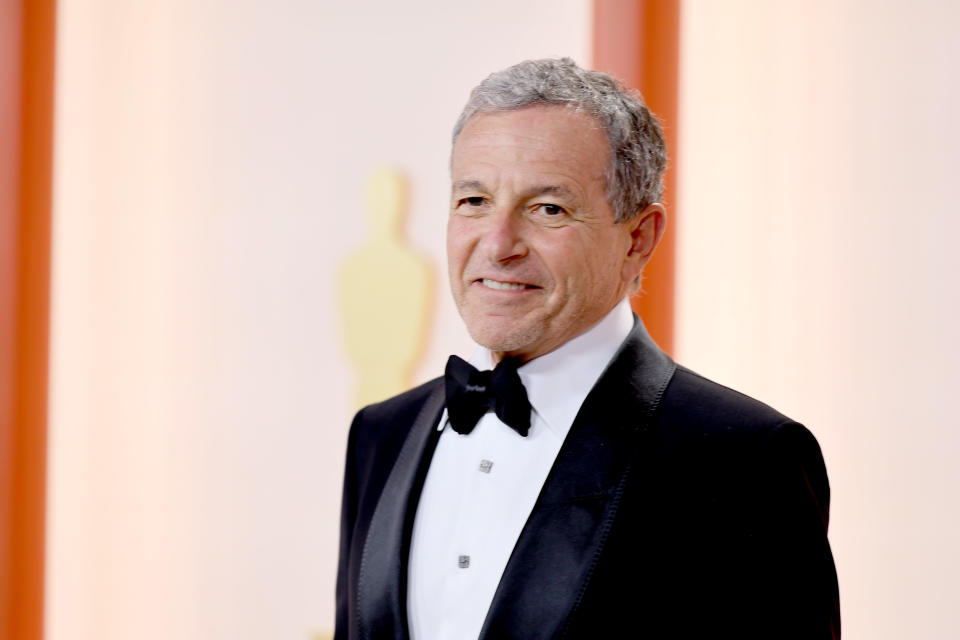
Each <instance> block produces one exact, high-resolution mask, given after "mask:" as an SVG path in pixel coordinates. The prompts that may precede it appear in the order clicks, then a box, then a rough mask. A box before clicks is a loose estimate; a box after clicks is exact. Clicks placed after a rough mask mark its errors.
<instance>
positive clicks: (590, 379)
mask: <svg viewBox="0 0 960 640" xmlns="http://www.w3.org/2000/svg"><path fill="white" fill-rule="evenodd" d="M632 329H633V311H631V310H630V302H629V300H628V299H626V298H625V299H624V300H622V301H621V302H620V303H619V304H618V305H617V306H615V307H614V308H613V309H612V310H611V311H610V312H609V313H608V314H607V315H606V316H604V317H603V319H602V320H600V322H598V323H597V324H595V325H594V326H593V327H591V328H590V329H589V330H587V331H586V332H584V333H582V334H580V335H579V336H577V337H576V338H573V339H572V340H568V341H567V342H566V343H564V344H562V345H561V346H560V347H558V348H557V349H554V350H553V351H551V352H550V353H548V354H546V355H542V356H540V357H539V358H535V359H533V360H531V361H530V362H528V363H526V364H525V365H523V366H522V367H520V369H519V370H518V371H519V373H520V379H521V380H522V381H523V386H524V387H526V389H527V397H528V398H530V404H531V405H532V406H533V409H534V411H536V413H537V414H538V415H539V416H540V417H541V418H543V421H544V422H545V423H546V425H547V428H549V429H550V430H551V431H554V432H555V433H556V434H557V435H559V436H560V437H561V438H564V437H566V435H567V432H568V431H569V430H570V426H571V425H572V424H573V420H574V418H576V417H577V413H578V412H579V411H580V405H582V404H583V401H584V399H586V397H587V394H588V393H590V390H591V389H592V388H593V385H595V384H596V382H597V380H598V379H599V378H600V374H602V373H603V371H604V369H606V368H607V365H608V364H609V363H610V361H611V360H612V359H613V356H614V355H616V353H617V351H618V350H619V349H620V345H621V344H623V341H624V340H626V338H627V336H628V335H629V334H630V331H631V330H632ZM470 363H471V364H473V366H475V367H477V368H478V369H490V368H492V367H493V358H492V356H491V354H490V350H489V349H487V348H485V347H479V346H478V347H477V350H476V352H475V353H474V355H473V357H472V358H471V359H470Z"/></svg>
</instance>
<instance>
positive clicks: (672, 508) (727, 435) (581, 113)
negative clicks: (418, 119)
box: [337, 59, 839, 640]
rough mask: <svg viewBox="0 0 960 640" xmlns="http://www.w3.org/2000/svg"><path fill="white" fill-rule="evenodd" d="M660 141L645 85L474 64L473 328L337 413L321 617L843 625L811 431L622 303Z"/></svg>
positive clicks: (502, 624) (607, 625)
mask: <svg viewBox="0 0 960 640" xmlns="http://www.w3.org/2000/svg"><path fill="white" fill-rule="evenodd" d="M665 158H666V152H665V149H664V144H663V137H662V134H661V132H660V128H659V125H658V123H657V121H656V119H655V118H654V117H653V116H652V114H651V113H650V112H649V111H648V110H647V108H646V107H645V106H644V104H643V102H642V100H641V99H640V96H639V95H638V94H636V93H635V92H631V91H630V90H628V89H626V88H625V87H623V86H622V85H621V84H620V83H618V82H617V81H616V80H614V79H613V78H611V77H610V76H607V75H605V74H601V73H596V72H592V71H586V70H583V69H581V68H579V67H577V66H576V65H575V64H574V63H573V62H572V61H571V60H568V59H563V60H538V61H527V62H523V63H520V64H518V65H516V66H514V67H511V68H509V69H507V70H505V71H502V72H498V73H495V74H493V75H491V76H490V77H489V78H487V79H486V80H484V82H482V83H481V84H480V85H479V86H478V87H477V88H476V89H474V91H473V92H472V94H471V97H470V101H469V102H468V104H467V106H466V108H465V109H464V111H463V113H462V114H461V116H460V119H459V121H458V122H457V125H456V127H455V129H454V147H453V155H452V162H451V173H452V189H451V202H450V216H449V219H448V223H447V250H448V260H449V277H450V287H451V291H452V293H453V298H454V301H455V302H456V305H457V308H458V310H459V311H460V314H461V316H462V317H463V320H464V323H465V324H466V326H467V329H468V331H469V332H470V335H471V336H472V337H473V339H474V340H475V341H476V342H477V344H478V348H477V351H476V353H475V354H474V356H473V358H472V359H471V362H470V363H467V362H464V361H462V360H460V359H459V358H456V357H455V356H451V358H450V361H449V362H448V364H447V371H446V375H445V376H444V377H443V378H438V379H436V380H433V381H431V382H428V383H426V384H425V385H422V386H420V387H418V388H416V389H413V390H411V391H408V392H407V393H405V394H402V395H400V396H397V397H396V398H392V399H390V400H387V401H385V402H383V403H380V404H377V405H372V406H370V407H367V408H365V409H363V410H362V411H361V412H360V413H358V414H357V416H356V418H355V420H354V423H353V425H352V427H351V432H350V441H349V448H348V452H347V464H346V476H345V483H344V500H343V511H342V522H341V547H340V566H339V575H338V582H337V637H338V638H408V637H412V638H415V639H417V640H421V639H434V638H436V639H443V640H446V639H451V638H477V637H481V638H525V639H527V638H553V637H560V636H563V637H570V638H581V637H582V638H599V637H651V638H661V637H671V638H703V637H737V638H836V637H839V606H838V597H837V582H836V571H835V569H834V565H833V559H832V556H831V552H830V546H829V543H828V541H827V517H828V505H829V486H828V483H827V477H826V472H825V469H824V466H823V460H822V457H821V455H820V450H819V448H818V446H817V444H816V441H815V440H814V438H813V436H812V435H810V433H809V431H807V430H806V429H805V428H804V427H802V426H801V425H799V424H797V423H796V422H793V421H791V420H789V419H788V418H786V417H784V416H783V415H781V414H779V413H777V412H776V411H774V410H773V409H771V408H769V407H767V406H765V405H763V404H761V403H759V402H757V401H755V400H752V399H750V398H748V397H746V396H743V395H741V394H739V393H737V392H735V391H732V390H730V389H727V388H725V387H722V386H720V385H717V384H715V383H713V382H710V381H708V380H706V379H704V378H702V377H700V376H698V375H697V374H695V373H693V372H691V371H689V370H687V369H685V368H683V367H680V366H678V365H676V364H675V363H674V362H673V361H672V360H671V359H670V358H669V357H668V356H667V355H666V354H664V353H663V352H662V351H661V350H660V349H658V348H657V346H656V345H655V344H654V343H653V342H652V341H651V340H650V338H649V336H648V335H647V333H646V331H645V330H644V328H643V324H642V323H641V322H640V320H639V319H638V318H637V317H636V316H634V315H633V313H632V312H631V310H630V306H629V303H628V298H629V296H630V295H631V294H632V293H635V292H636V290H637V288H638V287H639V283H640V278H641V274H642V271H643V267H644V265H645V264H646V263H647V261H648V260H649V259H650V257H651V254H652V252H653V250H654V248H655V247H656V245H657V242H658V241H659V239H660V236H661V234H662V233H663V228H664V223H665V211H664V208H663V206H662V205H661V204H660V203H659V200H660V196H661V193H662V175H663V171H664V168H665V164H666V160H665Z"/></svg>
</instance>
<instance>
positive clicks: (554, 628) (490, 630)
mask: <svg viewBox="0 0 960 640" xmlns="http://www.w3.org/2000/svg"><path fill="white" fill-rule="evenodd" d="M675 369H676V364H675V363H674V362H673V361H672V360H671V359H670V358H669V357H668V356H667V355H666V354H665V353H663V352H662V351H660V349H659V348H658V347H657V346H656V345H655V344H654V343H653V341H652V340H651V339H650V336H649V335H647V332H646V329H644V327H643V324H642V323H641V322H640V321H639V319H636V318H635V320H634V328H633V331H632V332H631V333H630V336H629V337H628V338H627V340H626V341H625V342H624V345H623V347H622V348H621V350H620V352H619V353H618V354H617V356H616V357H615V358H614V359H613V361H612V362H611V363H610V365H609V366H608V367H607V370H606V371H605V372H604V373H603V375H602V376H601V377H600V379H599V380H598V381H597V384H596V385H595V386H594V388H593V389H592V390H591V391H590V394H589V395H588V396H587V398H586V400H584V403H583V406H582V407H581V408H580V412H579V413H578V414H577V418H576V419H575V420H574V422H573V425H572V426H571V428H570V433H569V434H568V435H567V438H566V440H565V441H564V444H563V447H562V448H561V449H560V453H559V454H558V455H557V460H556V462H555V463H554V465H553V468H552V469H551V471H550V474H549V476H548V477H547V480H546V482H545V483H544V486H543V490H542V491H541V492H540V496H539V498H538V499H537V503H536V505H535V506H534V509H533V512H532V513H531V514H530V518H529V519H528V520H527V523H526V525H525V526H524V528H523V531H522V532H521V534H520V538H519V539H518V540H517V544H516V546H515V547H514V550H513V554H512V555H511V556H510V561H509V562H508V563H507V567H506V569H505V570H504V573H503V577H502V578H501V580H500V586H499V587H498V588H497V593H496V595H495V596H494V599H493V602H492V604H491V606H490V611H489V613H488V614H487V619H486V621H485V622H484V627H483V631H482V632H481V634H480V638H491V639H493V638H524V639H535V638H553V637H556V636H557V635H558V634H559V633H560V632H561V631H562V628H563V625H564V623H565V621H566V620H567V619H568V618H569V617H570V615H571V614H572V613H573V611H574V610H575V609H576V607H577V605H578V603H579V602H580V599H581V597H582V595H583V592H584V591H585V589H586V588H587V585H588V582H589V580H590V575H591V572H592V569H593V567H594V565H595V564H596V561H597V559H598V558H599V555H600V553H601V551H602V549H603V545H604V543H605V541H606V537H607V533H608V532H609V530H610V527H611V525H612V524H613V520H614V516H615V515H616V512H617V506H618V505H619V501H620V495H621V493H622V492H623V489H624V487H625V485H626V483H627V479H628V478H629V476H630V469H631V465H632V463H633V462H634V460H635V458H636V457H637V455H638V453H639V452H642V450H643V444H642V438H643V436H644V433H645V432H646V431H647V428H648V427H649V425H650V421H651V420H650V419H651V418H652V416H653V414H654V412H655V411H656V409H657V407H658V406H659V402H660V398H661V397H662V395H663V392H664V390H665V389H666V387H667V384H669V382H670V379H671V378H672V377H673V372H674V370H675Z"/></svg>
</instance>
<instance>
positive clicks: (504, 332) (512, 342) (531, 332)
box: [467, 326, 542, 352]
mask: <svg viewBox="0 0 960 640" xmlns="http://www.w3.org/2000/svg"><path fill="white" fill-rule="evenodd" d="M467 328H468V330H469V333H470V337H471V338H473V341H474V342H476V343H477V344H479V345H480V346H483V347H486V348H487V349H490V351H498V352H517V351H523V350H524V349H525V348H528V347H529V346H530V345H532V344H533V343H534V342H536V340H537V338H539V337H540V334H541V333H542V332H541V331H540V328H539V327H516V326H514V327H511V328H509V329H505V328H500V327H476V326H468V327H467Z"/></svg>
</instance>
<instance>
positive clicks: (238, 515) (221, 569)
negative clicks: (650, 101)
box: [47, 0, 590, 640]
mask: <svg viewBox="0 0 960 640" xmlns="http://www.w3.org/2000/svg"><path fill="white" fill-rule="evenodd" d="M59 7H60V25H59V26H60V30H59V35H58V43H57V46H58V59H57V62H58V68H57V92H58V94H57V111H56V118H57V123H56V125H57V132H56V135H57V139H56V151H55V155H56V160H55V161H56V184H55V192H56V193H55V214H54V216H55V225H56V227H55V237H54V247H55V248H54V252H55V255H54V283H53V297H54V300H53V319H52V335H53V338H52V350H53V362H52V371H51V376H52V380H51V383H52V388H51V410H52V411H51V424H50V442H51V445H50V446H51V450H50V483H49V486H50V528H49V538H48V541H49V573H48V615H47V623H48V637H49V638H50V639H51V640H74V639H83V640H88V639H89V640H130V639H131V638H139V639H149V638H156V639H164V640H170V639H176V640H194V639H196V640H200V639H205V640H206V639H217V640H221V639H223V640H226V639H230V640H240V639H249V640H264V639H266V638H276V639H286V638H289V639H296V640H303V639H306V638H309V637H310V636H311V634H313V633H315V632H325V631H330V630H332V626H333V587H334V577H335V573H336V565H335V563H336V544H337V537H338V533H339V500H340V483H341V477H342V468H343V453H344V448H345V437H346V432H347V427H348V425H349V421H350V417H351V407H352V404H353V400H352V398H353V372H352V371H351V370H350V368H349V367H348V365H347V359H346V350H345V349H344V346H343V342H342V338H341V333H340V331H341V326H340V314H339V313H338V311H337V309H336V308H335V303H336V299H337V285H338V283H337V273H338V269H339V267H340V265H342V264H343V262H344V260H345V259H346V257H347V256H348V255H351V254H352V253H353V252H355V251H356V250H357V249H358V248H359V247H360V246H361V244H362V243H363V242H364V240H365V239H366V235H367V231H368V229H367V226H366V222H365V212H364V206H365V205H364V189H365V185H366V182H367V179H368V178H369V176H370V173H371V172H372V171H374V170H375V169H378V168H380V167H382V166H395V167H398V168H400V169H402V170H403V171H405V172H406V174H407V175H408V177H409V180H410V190H411V192H410V201H409V220H408V232H409V233H408V235H409V237H410V238H411V239H412V240H411V244H412V245H413V247H414V248H415V249H416V250H418V251H419V252H420V253H421V254H422V255H424V256H425V257H426V258H427V259H428V260H429V261H430V262H431V263H432V264H433V265H434V266H435V268H436V269H438V271H437V272H436V274H435V278H434V281H435V282H436V283H437V284H439V285H443V284H444V283H445V281H446V276H445V274H444V271H442V270H440V268H441V266H442V265H444V264H445V261H446V260H445V256H444V250H443V246H444V226H445V220H446V212H447V199H448V189H449V187H448V185H447V157H448V153H449V150H448V146H449V139H450V131H451V129H452V127H453V123H454V120H455V119H456V116H457V114H458V112H459V109H460V107H461V106H462V103H463V102H464V101H465V100H466V97H467V93H468V91H469V89H470V88H471V87H472V86H473V85H474V84H475V83H476V82H477V81H479V80H480V79H481V78H482V77H483V76H484V75H486V74H487V73H489V72H491V71H493V70H495V69H497V68H500V67H503V66H506V65H508V64H511V63H513V62H515V61H517V60H519V59H522V58H527V57H540V56H548V55H571V56H574V57H576V58H578V59H580V60H586V59H587V58H588V57H589V42H590V41H589V31H590V22H589V4H588V1H587V0H562V1H556V0H539V1H535V2H522V3H518V2H514V1H513V0H497V1H494V2H486V1H485V2H484V3H482V5H478V4H476V3H472V2H471V3H467V2H462V3H460V2H453V3H451V2H448V1H446V0H431V1H426V0H419V1H414V2H402V3H399V2H393V1H387V0H378V1H374V2H347V1H344V2H336V3H334V2H316V1H315V0H310V1H292V0H284V1H282V2H263V1H252V0H232V1H230V2H226V1H216V0H204V1H201V2H197V1H186V0H156V1H153V0H151V1H145V2H127V1H124V0H85V1H82V2H80V1H77V0H61V2H60V3H59ZM439 293H440V295H438V296H436V299H435V300H434V301H433V311H434V314H435V317H434V319H433V322H432V331H431V333H430V334H429V336H428V341H427V344H426V353H425V354H424V356H423V358H422V361H421V364H420V367H419V368H418V370H417V373H416V378H417V379H420V380H423V379H426V378H427V377H433V376H434V375H436V374H437V373H438V372H440V371H442V367H443V363H444V361H445V360H446V357H447V355H448V354H449V353H450V352H451V351H455V352H460V353H463V352H469V350H470V347H469V342H468V339H467V337H466V335H465V332H464V331H463V330H462V329H461V327H460V323H459V321H458V319H457V317H456V313H455V311H454V310H453V307H452V304H451V303H450V302H449V300H448V296H447V295H445V288H441V289H439ZM367 295H369V296H370V297H371V298H374V299H377V298H379V297H381V296H382V292H379V291H378V290H377V289H376V288H375V287H374V288H371V289H370V290H369V291H368V292H367ZM381 311H382V314H383V315H382V317H383V330H384V331H388V330H389V321H390V309H389V308H382V309H381Z"/></svg>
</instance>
